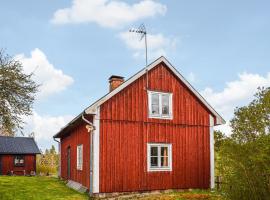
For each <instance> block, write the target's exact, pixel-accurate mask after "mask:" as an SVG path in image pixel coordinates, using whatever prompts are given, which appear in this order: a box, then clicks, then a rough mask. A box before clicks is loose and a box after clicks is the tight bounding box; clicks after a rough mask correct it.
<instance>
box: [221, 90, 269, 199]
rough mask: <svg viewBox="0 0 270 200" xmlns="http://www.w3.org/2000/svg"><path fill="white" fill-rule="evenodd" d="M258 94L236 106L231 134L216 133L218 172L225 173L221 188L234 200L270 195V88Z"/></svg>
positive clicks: (267, 196)
mask: <svg viewBox="0 0 270 200" xmlns="http://www.w3.org/2000/svg"><path fill="white" fill-rule="evenodd" d="M255 97H256V98H255V99H254V100H253V101H252V102H251V103H250V104H249V105H248V106H245V107H242V108H239V109H236V111H235V116H234V118H233V119H232V121H231V125H232V128H233V130H232V135H231V136H229V137H226V136H222V135H221V134H220V133H218V134H217V136H219V137H217V138H219V140H218V146H219V148H216V151H217V157H216V159H217V165H216V166H217V172H218V174H217V175H220V176H222V182H223V184H222V190H223V191H224V193H225V194H226V196H227V197H228V198H229V199H233V200H234V199H236V200H238V199H241V200H245V199H248V200H269V197H270V135H269V131H270V89H269V88H268V89H260V90H259V92H258V93H257V94H256V96H255ZM220 136H221V137H220Z"/></svg>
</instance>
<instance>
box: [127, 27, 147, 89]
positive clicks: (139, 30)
mask: <svg viewBox="0 0 270 200" xmlns="http://www.w3.org/2000/svg"><path fill="white" fill-rule="evenodd" d="M129 32H131V33H137V34H139V35H140V39H139V41H142V39H143V38H144V44H145V70H146V89H148V69H147V65H148V57H147V32H146V28H145V26H144V24H141V25H140V26H139V27H138V28H136V29H135V28H132V29H130V30H129Z"/></svg>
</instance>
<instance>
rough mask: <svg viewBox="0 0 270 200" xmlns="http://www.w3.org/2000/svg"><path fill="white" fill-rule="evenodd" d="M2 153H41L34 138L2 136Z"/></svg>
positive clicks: (0, 152) (0, 149)
mask: <svg viewBox="0 0 270 200" xmlns="http://www.w3.org/2000/svg"><path fill="white" fill-rule="evenodd" d="M0 154H40V151H39V149H38V146H37V144H36V142H35V140H34V138H30V137H9V136H0Z"/></svg>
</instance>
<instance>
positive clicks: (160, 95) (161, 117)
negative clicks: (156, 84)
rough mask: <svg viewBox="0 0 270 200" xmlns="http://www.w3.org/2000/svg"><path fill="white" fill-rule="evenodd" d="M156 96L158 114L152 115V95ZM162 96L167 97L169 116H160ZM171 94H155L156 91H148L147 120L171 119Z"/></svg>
mask: <svg viewBox="0 0 270 200" xmlns="http://www.w3.org/2000/svg"><path fill="white" fill-rule="evenodd" d="M153 94H158V95H159V96H158V97H159V113H158V114H152V95H153ZM162 95H169V114H168V115H163V114H162ZM172 95H173V94H172V93H169V92H157V91H148V116H149V118H157V119H173V109H172V108H173V102H172Z"/></svg>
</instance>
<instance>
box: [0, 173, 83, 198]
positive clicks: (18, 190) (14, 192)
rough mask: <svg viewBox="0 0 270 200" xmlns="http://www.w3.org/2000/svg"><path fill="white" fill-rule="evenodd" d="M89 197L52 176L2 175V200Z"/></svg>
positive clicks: (0, 179)
mask: <svg viewBox="0 0 270 200" xmlns="http://www.w3.org/2000/svg"><path fill="white" fill-rule="evenodd" d="M32 199H34V200H39V199H40V200H43V199H44V200H45V199H48V200H49V199H50V200H51V199H55V200H60V199H65V200H83V199H88V196H87V195H86V194H80V193H78V192H76V191H75V190H72V189H70V188H68V187H66V185H65V183H64V182H63V181H60V180H59V179H57V178H51V177H23V176H0V200H32Z"/></svg>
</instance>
